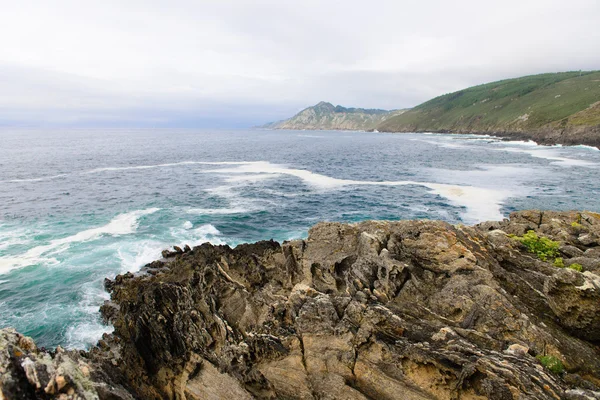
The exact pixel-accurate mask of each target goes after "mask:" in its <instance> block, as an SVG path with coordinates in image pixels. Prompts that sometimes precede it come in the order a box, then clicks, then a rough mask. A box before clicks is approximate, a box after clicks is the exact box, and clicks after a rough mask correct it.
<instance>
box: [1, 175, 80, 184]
mask: <svg viewBox="0 0 600 400" xmlns="http://www.w3.org/2000/svg"><path fill="white" fill-rule="evenodd" d="M67 175H68V174H58V175H50V176H41V177H39V178H25V179H8V180H5V181H0V182H1V183H21V182H41V181H48V180H51V179H56V178H62V177H65V176H67Z"/></svg>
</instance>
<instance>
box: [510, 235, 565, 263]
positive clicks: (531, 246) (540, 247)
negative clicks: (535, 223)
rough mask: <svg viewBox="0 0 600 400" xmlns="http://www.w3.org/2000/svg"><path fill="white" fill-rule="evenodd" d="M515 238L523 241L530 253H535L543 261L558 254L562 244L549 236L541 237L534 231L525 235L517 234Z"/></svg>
mask: <svg viewBox="0 0 600 400" xmlns="http://www.w3.org/2000/svg"><path fill="white" fill-rule="evenodd" d="M514 238H515V239H517V240H518V241H519V242H521V243H523V245H525V247H527V250H528V251H529V252H530V253H533V254H535V255H536V256H537V257H538V258H539V259H540V260H542V261H547V260H548V259H549V258H555V257H556V256H558V247H559V246H560V244H559V243H558V242H555V241H553V240H550V239H548V238H547V237H543V236H542V237H539V236H538V235H537V233H535V232H534V231H528V232H527V233H526V234H524V235H523V236H515V237H514Z"/></svg>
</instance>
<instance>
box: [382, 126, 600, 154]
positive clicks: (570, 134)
mask: <svg viewBox="0 0 600 400" xmlns="http://www.w3.org/2000/svg"><path fill="white" fill-rule="evenodd" d="M378 129H379V131H380V132H387V133H428V132H432V133H445V134H449V135H453V134H467V135H490V136H495V137H498V138H502V139H504V140H508V141H512V140H532V141H534V142H536V143H537V144H540V145H544V146H554V145H563V146H580V145H583V146H590V147H595V148H597V149H599V150H600V126H580V127H573V126H571V127H567V128H560V129H557V128H553V127H546V128H542V129H537V130H531V129H530V130H524V131H515V130H510V131H499V130H496V129H490V130H481V129H457V130H447V129H442V130H435V129H434V130H426V129H425V130H423V129H410V128H407V129H404V130H400V131H396V130H386V129H385V128H378Z"/></svg>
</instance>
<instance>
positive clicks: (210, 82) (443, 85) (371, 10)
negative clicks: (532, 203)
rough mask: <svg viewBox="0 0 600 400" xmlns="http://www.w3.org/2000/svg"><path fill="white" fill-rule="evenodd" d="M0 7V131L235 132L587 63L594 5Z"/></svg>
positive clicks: (238, 0)
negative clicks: (20, 127)
mask: <svg viewBox="0 0 600 400" xmlns="http://www.w3.org/2000/svg"><path fill="white" fill-rule="evenodd" d="M0 2H1V7H2V8H1V12H0V124H31V125H36V124H58V125H60V124H75V125H78V124H82V125H94V124H97V125H106V124H109V125H123V126H153V125H154V126H169V125H170V126H221V127H228V126H231V127H235V126H248V125H254V124H258V123H263V122H268V121H270V120H274V119H281V118H285V117H288V116H290V115H291V114H293V113H295V112H297V111H298V110H300V109H302V108H304V107H306V106H309V105H312V104H315V103H317V102H318V101H320V100H326V101H330V102H332V103H335V104H341V105H344V106H355V107H366V108H387V109H393V108H405V107H411V106H415V105H417V104H419V103H421V102H423V101H425V100H427V99H429V98H431V97H434V96H437V95H440V94H443V93H447V92H451V91H455V90H458V89H461V88H464V87H467V86H472V85H475V84H480V83H485V82H490V81H494V80H498V79H503V78H509V77H517V76H521V75H527V74H534V73H541V72H556V71H566V70H579V69H583V70H589V69H600V29H599V26H600V1H599V0H569V1H555V0H519V1H513V0H503V1H481V0H474V1H470V0H469V1H465V0H454V1H448V0H435V1H434V0H430V1H427V0H420V1H406V0H385V1H384V0H370V1H364V0H363V1H355V0H344V1H331V0H327V1H326V0H320V1H317V0H302V1H286V0H273V1H271V0H268V1H242V0H219V1H207V0H195V1H194V0H190V1H187V0H169V1H166V0H165V1H162V0H143V1H142V0H139V1H138V0H119V1H112V0H102V1H86V0H77V1H69V0H53V1H43V0H37V1H29V0H19V1H12V0H11V1H9V0H0Z"/></svg>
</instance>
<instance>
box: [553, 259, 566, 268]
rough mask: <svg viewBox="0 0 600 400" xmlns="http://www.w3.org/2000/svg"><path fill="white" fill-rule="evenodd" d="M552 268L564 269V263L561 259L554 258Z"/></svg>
mask: <svg viewBox="0 0 600 400" xmlns="http://www.w3.org/2000/svg"><path fill="white" fill-rule="evenodd" d="M554 266H555V267H558V268H564V267H565V262H564V261H563V259H562V257H556V258H555V259H554Z"/></svg>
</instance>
